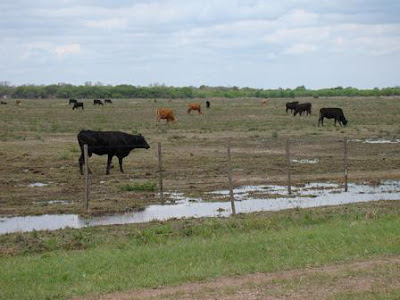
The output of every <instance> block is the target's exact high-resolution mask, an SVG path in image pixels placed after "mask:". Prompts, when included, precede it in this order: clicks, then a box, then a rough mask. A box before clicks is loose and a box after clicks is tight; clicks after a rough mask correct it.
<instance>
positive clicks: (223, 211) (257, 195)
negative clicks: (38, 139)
mask: <svg viewBox="0 0 400 300" xmlns="http://www.w3.org/2000/svg"><path fill="white" fill-rule="evenodd" d="M292 192H293V195H292V196H290V197H289V196H287V195H286V193H287V188H286V187H285V186H277V185H264V186H243V187H240V188H236V189H234V196H235V206H236V212H238V213H248V212H254V211H277V210H283V209H288V208H297V207H299V208H307V207H317V206H327V205H340V204H347V203H356V202H367V201H375V200H399V199H400V182H399V181H386V182H384V183H383V184H381V185H377V186H369V185H358V184H349V192H348V193H343V187H341V186H340V185H338V184H334V183H310V184H307V185H305V186H303V187H293V188H292ZM208 195H209V196H211V197H217V198H218V199H221V197H222V198H225V197H226V198H227V197H228V196H229V191H228V190H221V191H214V192H210V193H208ZM166 196H168V197H169V198H170V199H171V200H172V201H171V202H170V203H169V204H165V205H150V206H148V207H147V208H146V209H144V210H142V211H139V212H131V213H125V214H118V215H112V216H103V217H94V218H90V219H85V218H82V217H80V216H79V215H72V214H70V215H42V216H27V217H12V218H0V234H5V233H10V232H26V231H33V230H56V229H61V228H66V227H70V228H82V227H87V226H98V225H111V224H128V223H144V222H149V221H152V220H168V219H171V218H178V219H179V218H192V217H193V218H201V217H226V216H229V215H230V214H231V204H230V202H203V201H202V199H201V198H188V197H185V195H184V194H183V193H178V192H173V193H170V194H167V195H166Z"/></svg>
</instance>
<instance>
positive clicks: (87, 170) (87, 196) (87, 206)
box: [83, 144, 90, 212]
mask: <svg viewBox="0 0 400 300" xmlns="http://www.w3.org/2000/svg"><path fill="white" fill-rule="evenodd" d="M83 156H84V160H85V186H86V188H85V209H86V212H88V211H89V194H90V178H89V155H88V145H87V144H85V145H83Z"/></svg>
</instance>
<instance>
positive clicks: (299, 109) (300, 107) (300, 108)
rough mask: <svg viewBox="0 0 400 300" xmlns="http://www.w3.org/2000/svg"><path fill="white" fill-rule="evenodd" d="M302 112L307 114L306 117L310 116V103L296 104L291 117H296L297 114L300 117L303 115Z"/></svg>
mask: <svg viewBox="0 0 400 300" xmlns="http://www.w3.org/2000/svg"><path fill="white" fill-rule="evenodd" d="M303 112H306V113H307V116H308V115H309V114H310V115H311V103H309V102H306V103H300V104H297V106H296V108H295V110H294V113H293V116H296V115H297V114H300V116H301V115H302V114H303Z"/></svg>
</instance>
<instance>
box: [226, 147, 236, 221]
mask: <svg viewBox="0 0 400 300" xmlns="http://www.w3.org/2000/svg"><path fill="white" fill-rule="evenodd" d="M228 181H229V197H230V200H231V208H232V215H236V208H235V198H234V197H233V184H232V165H231V142H230V141H228Z"/></svg>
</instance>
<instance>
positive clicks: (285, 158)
mask: <svg viewBox="0 0 400 300" xmlns="http://www.w3.org/2000/svg"><path fill="white" fill-rule="evenodd" d="M238 143H239V142H238V141H236V142H235V143H233V142H232V141H231V140H228V141H227V142H226V143H225V144H224V145H221V149H220V153H219V154H220V156H219V157H218V158H217V159H216V160H215V161H216V162H218V163H219V164H224V166H223V168H222V169H224V170H225V174H217V175H218V176H217V177H216V178H217V179H215V178H213V180H212V183H214V184H217V183H218V184H222V185H225V186H226V187H228V190H229V199H230V202H231V208H232V214H233V215H234V214H235V212H236V209H235V199H234V192H233V189H234V186H235V185H236V184H235V182H236V180H235V179H237V178H246V176H248V175H251V170H249V169H251V167H250V168H246V167H247V165H248V164H249V159H248V155H251V154H249V153H248V152H247V153H246V149H241V146H240V144H239V145H238ZM273 143H275V145H274V147H273V148H275V149H278V150H276V151H271V150H270V148H272V147H270V145H271V144H273ZM316 143H318V140H315V139H307V140H306V139H295V138H293V139H290V138H288V139H285V140H282V139H273V138H272V139H270V140H268V139H264V140H261V141H258V142H257V144H256V147H259V149H260V151H259V152H257V153H256V154H255V155H256V156H257V157H255V158H253V159H254V160H255V162H254V163H253V164H256V165H257V166H259V167H262V168H263V170H264V171H265V173H268V169H269V168H272V170H274V171H276V170H277V169H279V170H280V171H282V170H284V173H285V174H282V175H283V176H284V177H286V186H287V193H288V195H290V194H292V192H293V191H292V186H293V184H295V182H296V184H298V183H299V182H303V183H304V180H308V179H305V178H307V176H310V175H313V174H317V175H318V174H319V173H320V172H321V171H320V169H321V168H320V166H321V165H325V166H326V167H327V168H328V169H329V171H330V172H331V173H335V174H341V175H340V178H342V179H341V180H340V181H341V182H342V183H343V190H344V192H347V191H348V189H349V187H348V180H349V166H353V167H354V166H356V167H357V168H360V171H363V170H367V169H368V163H367V164H366V165H365V164H360V163H359V162H358V161H359V160H363V161H365V160H367V159H368V155H367V157H365V155H363V153H362V149H363V147H364V145H365V143H366V141H365V140H357V139H348V138H344V139H337V138H335V139H332V140H330V141H329V143H328V144H327V145H326V147H321V148H320V150H319V151H318V150H316V149H315V144H316ZM132 146H133V145H125V146H122V147H117V148H132ZM157 146H158V147H157V167H156V172H155V173H156V177H158V178H157V179H158V184H157V187H158V188H157V189H158V197H159V201H160V203H165V200H166V199H165V190H168V186H167V187H166V183H165V179H166V177H169V180H170V181H174V180H178V181H179V178H180V177H182V176H183V175H182V174H186V175H185V176H189V177H190V176H191V175H193V174H189V175H188V174H187V173H188V169H187V168H180V167H179V163H178V164H176V163H175V164H174V163H171V160H172V158H171V157H172V155H170V156H168V155H167V156H165V154H168V152H169V150H170V149H164V147H163V146H162V143H161V142H158V143H157ZM253 146H254V145H253ZM277 146H278V147H277ZM368 147H369V148H371V147H372V148H374V149H373V151H372V152H371V153H370V154H369V155H373V156H374V157H376V156H382V157H383V160H385V157H387V156H390V155H391V154H393V153H396V154H398V153H399V149H398V147H396V144H395V143H393V146H391V147H386V152H387V153H386V152H385V151H383V152H382V151H380V150H381V149H380V148H381V147H379V144H378V143H376V144H368ZM110 148H116V147H110ZM223 148H225V151H223V150H222V149H223ZM85 149H86V150H85V151H84V160H85V169H84V170H85V201H84V203H85V205H84V208H85V210H86V211H88V210H89V198H90V195H91V192H90V190H91V185H92V184H93V183H92V180H91V176H92V175H91V174H90V173H89V159H88V151H89V150H90V147H88V146H87V145H85ZM370 150H371V149H370ZM224 152H225V154H223V153H224ZM268 156H269V157H268ZM246 157H247V159H246ZM266 157H268V159H266ZM175 159H176V158H175ZM235 159H238V161H235ZM166 160H167V162H168V164H165V163H164V162H165V161H166ZM263 160H264V161H269V162H272V164H271V166H265V165H263V163H262V162H263ZM352 162H353V164H352ZM374 164H376V162H374V163H373V164H371V165H369V167H372V169H374V168H376V167H377V166H375V165H374ZM387 165H388V167H389V166H390V167H392V168H393V167H394V168H397V167H399V168H400V165H399V161H398V160H396V159H395V165H393V161H389V162H388V163H387ZM171 166H174V167H171ZM354 171H357V170H356V169H354ZM189 173H190V172H189ZM114 176H120V175H114ZM265 177H266V178H267V177H268V174H266V176H265ZM294 179H295V180H294ZM187 184H188V185H189V186H192V185H197V184H209V182H204V181H200V182H199V180H197V181H196V182H195V181H187Z"/></svg>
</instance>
